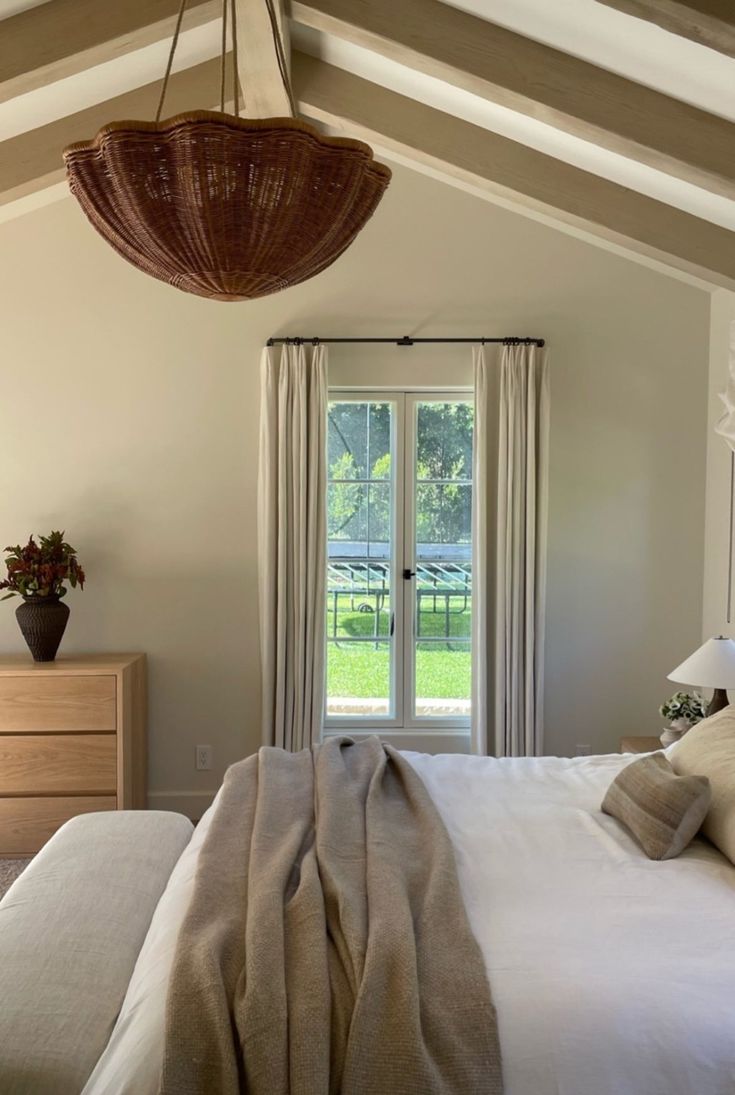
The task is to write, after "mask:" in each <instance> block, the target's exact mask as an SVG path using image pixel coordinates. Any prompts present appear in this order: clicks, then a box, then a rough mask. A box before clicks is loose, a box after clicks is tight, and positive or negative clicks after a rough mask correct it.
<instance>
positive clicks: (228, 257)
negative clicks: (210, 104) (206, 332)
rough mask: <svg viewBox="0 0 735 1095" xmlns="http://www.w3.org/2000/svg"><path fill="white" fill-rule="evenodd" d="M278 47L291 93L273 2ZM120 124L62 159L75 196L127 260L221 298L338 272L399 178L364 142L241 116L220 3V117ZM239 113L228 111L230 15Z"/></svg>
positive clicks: (268, 0)
mask: <svg viewBox="0 0 735 1095" xmlns="http://www.w3.org/2000/svg"><path fill="white" fill-rule="evenodd" d="M265 4H266V7H267V8H268V11H269V14H270V16H271V23H272V26H273V37H274V47H275V51H276V55H277V57H278V64H279V68H280V71H281V75H282V77H283V82H284V86H285V88H286V91H287V93H288V99H289V102H290V104H291V109H292V110H293V93H292V91H291V86H290V82H289V79H288V72H287V65H286V62H285V58H284V54H283V42H282V39H281V36H280V33H279V32H278V30H277V22H276V17H275V14H274V8H273V0H265ZM185 5H186V0H181V8H180V10H179V17H178V22H177V24H176V31H175V34H174V37H173V42H172V46H171V54H170V56H169V62H168V69H167V71H166V76H165V77H164V82H163V90H162V92H161V100H160V102H159V107H158V114H157V117H156V121H155V122H111V123H110V124H109V125H106V126H104V127H103V128H102V129H101V130H100V132H99V133H98V134H97V136H96V137H95V138H94V139H93V140H91V141H83V142H81V143H78V144H73V145H71V146H70V147H69V148H67V149H66V150H65V151H64V160H65V161H66V170H67V175H68V178H69V185H70V189H71V192H72V194H74V196H75V197H76V199H77V201H78V202H79V204H80V205H81V207H82V209H83V210H84V212H85V214H86V216H87V217H88V219H89V220H90V222H91V223H92V225H93V226H94V227H95V228H96V229H97V231H98V232H99V233H100V235H101V236H102V237H103V238H104V239H106V240H107V242H108V243H109V244H110V245H111V246H112V247H114V249H115V250H116V251H117V252H118V254H120V255H122V257H123V258H125V259H127V260H128V262H131V263H132V264H133V266H137V267H138V269H139V270H143V271H144V272H145V273H146V274H150V275H151V276H152V277H154V278H158V279H159V280H160V281H165V282H168V283H169V284H170V285H174V286H176V287H177V288H179V289H183V290H185V291H186V292H188V293H196V294H197V295H198V296H203V297H209V298H211V299H214V300H252V299H254V298H256V297H262V296H266V295H267V294H269V293H275V292H277V291H278V290H279V289H286V288H287V287H288V286H290V285H297V284H298V283H299V282H301V281H305V280H306V279H307V278H310V277H313V276H314V275H315V274H318V273H319V272H320V271H322V270H324V269H325V267H327V266H329V265H330V264H331V263H332V262H334V261H335V259H337V258H339V256H340V255H341V254H342V252H343V251H344V250H345V249H346V248H347V247H349V245H350V244H351V243H352V241H353V240H354V239H355V237H356V236H357V234H358V232H359V231H360V230H361V228H362V227H363V226H364V225H365V223H366V221H367V220H368V219H369V218H370V217H371V215H372V214H373V212H374V211H375V208H376V207H377V205H378V202H379V201H380V199H381V197H382V196H383V192H384V191H385V188H386V187H387V185H388V183H389V182H390V178H391V173H390V171H389V169H388V168H387V167H385V166H384V165H383V164H380V163H377V162H376V161H375V160H374V159H373V153H372V149H371V148H370V147H369V145H366V144H363V143H362V142H361V141H353V140H348V139H345V138H337V137H326V136H324V135H323V134H321V133H320V132H319V131H318V130H317V129H315V128H314V126H311V125H309V124H307V123H306V122H303V121H301V120H299V119H296V118H263V119H261V118H258V119H252V118H240V117H238V116H237V115H238V82H237V50H236V45H235V43H236V40H237V39H236V35H235V33H234V31H235V11H236V8H235V2H234V0H223V46H222V87H221V106H222V109H221V110H220V111H218V112H215V111H208V110H207V111H204V110H201V111H194V112H191V113H186V114H179V115H177V116H176V117H174V118H169V119H168V120H167V121H160V120H159V119H160V115H161V109H162V105H163V101H164V97H165V94H166V85H167V82H168V77H169V74H170V71H171V64H172V60H173V54H174V50H175V48H176V42H177V39H178V36H179V31H180V28H181V19H182V16H183V13H184V7H185ZM228 6H229V7H230V10H231V13H232V26H233V46H234V61H233V73H234V77H233V84H234V96H233V97H234V102H235V114H226V113H225V112H224V95H225V93H224V86H225V79H224V73H225V45H226V31H227V10H228Z"/></svg>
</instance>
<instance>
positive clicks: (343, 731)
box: [322, 725, 471, 753]
mask: <svg viewBox="0 0 735 1095" xmlns="http://www.w3.org/2000/svg"><path fill="white" fill-rule="evenodd" d="M373 735H377V736H378V737H379V738H380V739H381V741H384V742H387V743H388V744H389V745H393V746H394V747H395V748H396V749H403V750H406V751H407V752H413V753H469V752H471V748H470V732H469V730H468V729H467V728H466V727H457V728H454V729H452V728H451V727H446V726H445V727H437V729H435V730H432V729H427V728H425V727H417V728H416V729H414V730H401V729H390V730H386V729H385V728H384V727H380V726H375V727H368V726H364V725H363V726H360V728H359V729H358V728H357V727H355V728H354V729H352V728H350V727H347V726H325V727H324V729H323V730H322V736H323V737H325V738H337V737H348V738H354V739H355V740H356V741H360V740H362V739H363V738H368V737H372V736H373Z"/></svg>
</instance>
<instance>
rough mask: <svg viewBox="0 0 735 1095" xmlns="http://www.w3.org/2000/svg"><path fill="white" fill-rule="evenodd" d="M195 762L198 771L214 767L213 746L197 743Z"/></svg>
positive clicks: (205, 770) (206, 770)
mask: <svg viewBox="0 0 735 1095" xmlns="http://www.w3.org/2000/svg"><path fill="white" fill-rule="evenodd" d="M195 764H196V769H197V772H209V771H210V770H211V768H212V746H211V745H197V746H196V747H195Z"/></svg>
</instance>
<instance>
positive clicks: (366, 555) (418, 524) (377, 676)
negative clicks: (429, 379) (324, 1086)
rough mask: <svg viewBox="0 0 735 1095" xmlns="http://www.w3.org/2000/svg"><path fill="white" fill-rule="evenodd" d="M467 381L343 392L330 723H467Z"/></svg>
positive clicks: (334, 483)
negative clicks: (437, 388)
mask: <svg viewBox="0 0 735 1095" xmlns="http://www.w3.org/2000/svg"><path fill="white" fill-rule="evenodd" d="M472 432H473V405H472V397H471V395H470V394H469V393H468V394H466V395H465V394H462V395H458V394H455V393H451V394H450V393H434V392H418V393H415V392H400V393H398V392H385V393H373V392H370V393H367V392H364V393H359V392H349V393H348V392H344V393H342V392H332V393H330V403H329V420H328V476H329V481H328V540H329V543H328V575H327V690H326V691H327V700H326V725H327V726H328V727H340V726H346V727H352V728H353V729H359V728H360V725H361V724H362V725H363V726H364V727H366V728H367V727H370V728H371V729H375V728H380V727H383V728H384V729H386V730H387V729H407V730H408V729H422V728H425V729H426V728H437V729H438V728H442V727H447V728H452V727H457V728H460V727H461V728H466V727H467V726H468V725H469V715H470V662H471V620H472V545H471V540H472V536H471V529H472Z"/></svg>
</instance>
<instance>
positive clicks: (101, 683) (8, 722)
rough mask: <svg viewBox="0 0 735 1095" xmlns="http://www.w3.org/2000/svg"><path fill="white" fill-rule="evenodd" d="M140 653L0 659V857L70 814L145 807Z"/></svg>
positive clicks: (33, 845) (29, 849) (33, 841)
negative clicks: (53, 659)
mask: <svg viewBox="0 0 735 1095" xmlns="http://www.w3.org/2000/svg"><path fill="white" fill-rule="evenodd" d="M145 669H146V665H145V655H144V654H99V655H96V656H92V657H77V656H69V657H59V658H57V660H56V661H54V662H33V661H31V659H30V658H29V657H27V656H16V657H0V855H2V856H23V855H32V854H33V853H34V852H37V851H38V850H39V849H40V848H41V847H42V846H43V845H44V844H45V843H46V841H47V840H48V839H49V837H50V836H52V835H53V834H54V833H55V832H56V830H57V829H58V828H59V827H60V826H61V825H63V824H64V822H65V821H68V820H69V818H72V817H74V816H75V815H76V814H84V813H90V812H92V811H96V810H130V809H141V808H145V804H146V735H145V714H146V689H145V677H146V673H145Z"/></svg>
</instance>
